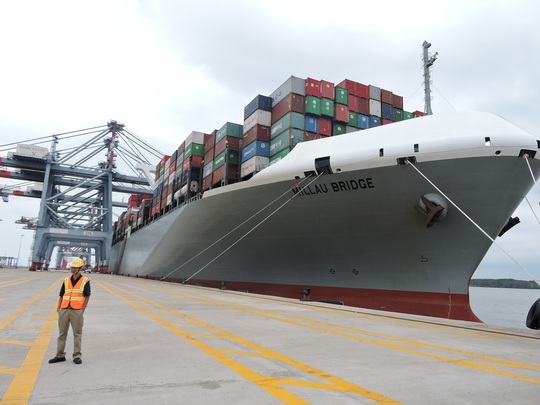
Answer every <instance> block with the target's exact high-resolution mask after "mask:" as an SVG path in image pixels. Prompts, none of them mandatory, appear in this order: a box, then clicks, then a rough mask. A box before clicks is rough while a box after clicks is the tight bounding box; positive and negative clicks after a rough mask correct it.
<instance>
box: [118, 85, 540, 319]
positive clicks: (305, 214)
mask: <svg viewBox="0 0 540 405" xmlns="http://www.w3.org/2000/svg"><path fill="white" fill-rule="evenodd" d="M423 115H424V114H422V113H421V112H419V111H416V112H413V113H411V112H407V111H406V110H404V109H403V98H402V97H400V96H397V95H396V94H394V93H392V92H391V91H387V90H384V89H381V88H379V87H376V86H372V85H364V84H361V83H359V82H355V81H351V80H344V81H343V82H341V83H339V84H337V85H334V84H333V83H331V82H328V81H324V80H313V79H310V78H308V79H300V78H297V77H294V76H293V77H291V78H289V79H288V80H287V81H286V82H285V83H284V84H283V85H282V86H280V87H279V88H278V89H277V90H276V91H275V92H273V93H272V94H271V95H269V96H263V95H258V96H257V97H255V98H254V100H253V101H252V102H251V103H249V104H248V105H247V106H246V107H245V110H244V122H243V124H234V123H230V122H227V123H225V124H224V125H223V127H222V128H220V129H219V130H215V131H213V132H211V133H209V134H205V133H202V132H195V131H194V132H192V133H191V134H190V135H189V136H188V137H187V138H186V140H185V141H184V142H183V143H182V144H181V145H180V147H179V148H178V149H177V150H175V151H174V152H173V153H172V154H171V155H170V156H169V155H168V156H165V157H164V158H163V159H162V160H161V162H159V164H158V165H157V167H156V185H155V190H154V194H153V195H151V196H150V195H148V196H138V197H136V196H133V199H130V204H129V208H128V210H127V211H125V212H124V213H123V214H122V215H121V216H120V218H119V220H118V221H117V222H116V223H115V226H114V228H115V234H114V238H113V247H112V251H111V258H110V265H109V272H111V273H115V274H123V275H130V276H137V277H146V278H152V279H160V280H169V281H177V282H183V283H188V284H194V285H201V286H208V287H215V288H220V289H230V290H239V291H248V292H251V293H258V294H266V295H274V296H283V297H290V298H297V299H301V300H309V301H323V302H330V303H336V304H344V305H349V306H357V307H362V308H370V309H376V310H384V311H392V312H401V313H409V314H418V315H427V316H433V317H441V318H448V319H458V320H467V321H480V320H479V319H478V318H477V317H476V316H475V314H474V313H473V312H472V310H471V308H470V304H469V282H470V279H471V277H472V275H473V273H474V271H475V269H476V268H477V266H478V265H479V264H480V262H481V261H482V259H483V257H484V255H485V254H486V252H487V251H488V249H489V248H490V246H491V245H492V243H493V240H494V239H495V238H496V237H498V236H500V235H502V234H503V233H504V232H505V231H506V230H507V229H509V228H510V227H511V226H512V225H513V224H515V223H516V222H518V220H516V219H514V218H512V217H511V215H512V214H513V213H514V211H515V209H516V208H517V207H518V205H519V204H520V202H521V201H522V199H523V198H524V197H525V196H526V194H527V192H528V191H529V190H530V189H531V187H532V186H533V184H534V181H535V179H537V178H538V177H539V175H540V162H539V156H538V154H537V152H538V150H539V148H540V141H539V140H538V139H536V138H535V137H534V136H532V135H531V134H529V133H528V132H526V131H523V130H521V129H520V128H518V127H516V126H514V125H512V124H511V123H509V122H508V121H506V120H505V119H503V118H501V117H499V116H496V115H493V114H489V113H483V112H463V113H453V114H441V115H429V116H423Z"/></svg>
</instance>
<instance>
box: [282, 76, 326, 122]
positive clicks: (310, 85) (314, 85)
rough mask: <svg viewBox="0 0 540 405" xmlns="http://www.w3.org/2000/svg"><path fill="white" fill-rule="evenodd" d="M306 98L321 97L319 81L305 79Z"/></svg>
mask: <svg viewBox="0 0 540 405" xmlns="http://www.w3.org/2000/svg"><path fill="white" fill-rule="evenodd" d="M306 96H315V97H321V82H320V81H319V80H315V79H311V78H309V77H308V78H307V79H306ZM272 124H273V123H272Z"/></svg>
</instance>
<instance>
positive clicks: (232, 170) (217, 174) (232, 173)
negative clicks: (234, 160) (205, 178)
mask: <svg viewBox="0 0 540 405" xmlns="http://www.w3.org/2000/svg"><path fill="white" fill-rule="evenodd" d="M226 166H228V167H227V178H228V179H229V181H230V180H236V177H237V174H238V166H237V165H223V166H221V167H219V168H217V169H216V170H215V171H214V173H213V175H214V179H213V184H214V185H215V184H221V180H223V179H225V167H226Z"/></svg>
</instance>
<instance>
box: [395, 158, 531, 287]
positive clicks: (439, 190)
mask: <svg viewBox="0 0 540 405" xmlns="http://www.w3.org/2000/svg"><path fill="white" fill-rule="evenodd" d="M405 162H406V163H407V164H408V165H409V166H412V167H413V168H414V170H416V171H417V173H418V174H420V175H421V176H422V177H423V178H424V179H425V180H426V181H427V182H428V183H429V184H431V185H432V186H433V187H434V188H435V190H437V191H438V192H439V193H440V194H441V195H442V196H443V197H444V198H446V199H447V200H448V201H449V202H450V204H452V205H453V206H454V207H455V208H456V209H457V210H458V211H459V212H461V214H462V215H463V216H464V217H465V218H467V219H468V220H469V221H470V222H471V223H472V224H473V225H474V226H475V227H476V228H478V230H479V231H480V232H482V233H483V234H484V235H485V236H486V237H487V238H488V239H489V240H490V241H491V242H492V243H493V244H494V245H496V246H497V247H498V248H499V249H500V250H501V251H502V252H503V253H504V254H505V255H506V256H508V257H509V258H510V260H512V261H513V262H514V263H515V264H517V265H518V266H519V267H520V268H521V269H522V270H523V271H525V273H527V275H528V276H529V277H530V278H531V279H532V280H533V281H534V282H535V283H536V284H538V285H539V286H540V280H538V279H536V278H535V277H534V276H533V275H532V274H531V272H529V270H527V268H526V267H525V266H523V265H522V264H521V263H520V262H518V261H517V260H516V259H515V258H514V257H513V256H512V255H511V254H510V253H508V252H507V251H506V250H505V249H504V248H503V247H502V246H501V245H500V244H499V243H497V242H496V241H495V239H493V238H492V237H491V236H489V234H488V233H487V232H486V231H484V230H483V229H482V227H481V226H480V225H478V224H477V223H476V222H474V220H473V219H472V218H471V217H469V216H468V215H467V214H466V213H465V212H464V211H463V210H462V209H461V208H459V207H458V205H457V204H456V203H454V201H452V200H451V199H450V198H449V197H448V196H447V195H446V194H445V193H444V192H443V191H442V190H441V189H440V188H439V187H437V186H436V185H435V184H434V183H433V182H432V181H431V180H430V179H428V178H427V176H426V175H424V173H422V172H421V171H420V169H418V168H417V167H416V166H415V165H414V164H412V163H411V162H410V161H409V160H408V159H405ZM533 177H534V175H533Z"/></svg>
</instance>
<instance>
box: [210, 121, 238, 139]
mask: <svg viewBox="0 0 540 405" xmlns="http://www.w3.org/2000/svg"><path fill="white" fill-rule="evenodd" d="M243 132H244V126H243V125H240V124H234V123H232V122H226V123H225V124H224V125H223V126H222V127H221V128H220V129H219V130H218V131H217V132H216V141H215V143H218V142H219V141H221V140H222V139H223V138H225V137H226V136H234V137H235V138H242V137H243V136H244V134H243Z"/></svg>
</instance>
